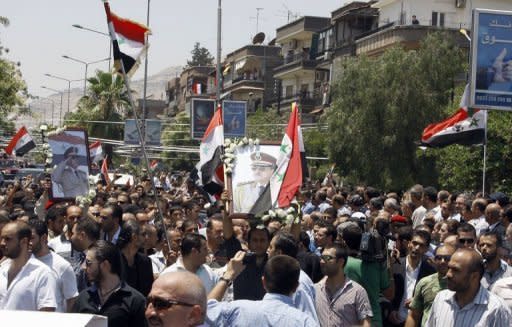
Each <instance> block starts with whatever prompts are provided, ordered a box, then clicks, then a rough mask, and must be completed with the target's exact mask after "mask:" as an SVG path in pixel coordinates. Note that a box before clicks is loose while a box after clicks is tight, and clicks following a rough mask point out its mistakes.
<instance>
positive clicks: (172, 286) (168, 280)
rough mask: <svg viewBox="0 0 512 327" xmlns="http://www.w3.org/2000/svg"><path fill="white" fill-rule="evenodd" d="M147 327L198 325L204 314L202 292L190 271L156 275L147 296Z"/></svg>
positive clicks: (204, 304) (204, 302) (199, 283)
mask: <svg viewBox="0 0 512 327" xmlns="http://www.w3.org/2000/svg"><path fill="white" fill-rule="evenodd" d="M147 302H148V305H147V307H146V318H147V320H148V324H149V326H159V327H167V326H198V325H200V324H202V323H203V321H204V318H205V315H206V291H205V289H204V286H203V283H202V282H201V280H200V279H199V277H197V276H196V275H194V274H193V273H191V272H188V271H175V272H171V273H168V274H165V275H162V276H160V277H159V278H158V279H157V280H155V282H154V283H153V287H152V288H151V292H150V293H149V296H148V301H147Z"/></svg>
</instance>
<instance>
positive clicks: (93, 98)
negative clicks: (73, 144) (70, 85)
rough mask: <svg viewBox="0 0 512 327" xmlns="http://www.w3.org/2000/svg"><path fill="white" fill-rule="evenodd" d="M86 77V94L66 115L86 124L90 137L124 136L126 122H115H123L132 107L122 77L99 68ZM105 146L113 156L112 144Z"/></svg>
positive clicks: (120, 137) (82, 124) (119, 137)
mask: <svg viewBox="0 0 512 327" xmlns="http://www.w3.org/2000/svg"><path fill="white" fill-rule="evenodd" d="M87 81H88V82H89V84H88V87H87V95H85V96H84V97H82V98H81V99H80V100H79V101H78V110H77V111H76V112H73V113H69V114H67V115H66V119H69V120H77V121H78V122H79V123H78V124H77V125H80V126H82V127H85V128H86V129H87V131H88V134H89V136H90V137H99V138H106V139H114V140H121V139H122V137H123V128H124V125H123V124H122V123H121V124H120V123H117V124H116V123H115V122H123V118H124V116H125V115H126V114H127V111H128V108H130V105H129V100H128V92H127V91H126V88H125V86H124V82H123V78H122V77H121V76H119V75H116V76H113V75H112V74H111V73H108V72H103V71H97V72H96V76H94V77H91V78H89V79H88V80H87ZM105 150H106V153H107V155H108V156H109V157H110V158H112V147H111V146H109V145H106V146H105Z"/></svg>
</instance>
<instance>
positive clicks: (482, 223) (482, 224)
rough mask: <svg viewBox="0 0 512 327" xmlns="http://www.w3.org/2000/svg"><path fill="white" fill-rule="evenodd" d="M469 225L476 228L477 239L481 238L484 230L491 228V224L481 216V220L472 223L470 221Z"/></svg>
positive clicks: (474, 220)
mask: <svg viewBox="0 0 512 327" xmlns="http://www.w3.org/2000/svg"><path fill="white" fill-rule="evenodd" d="M468 224H471V225H472V226H473V227H475V229H476V236H477V237H479V236H480V234H481V233H482V232H483V231H484V230H486V229H487V228H489V224H488V223H487V221H486V220H485V216H480V217H479V218H476V219H471V220H470V221H468Z"/></svg>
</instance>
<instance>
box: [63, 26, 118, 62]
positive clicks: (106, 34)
mask: <svg viewBox="0 0 512 327" xmlns="http://www.w3.org/2000/svg"><path fill="white" fill-rule="evenodd" d="M71 26H73V27H74V28H78V29H81V30H84V31H89V32H93V33H96V34H101V35H103V36H106V37H108V58H109V59H108V71H109V72H110V60H111V58H112V42H111V40H110V35H109V34H108V33H104V32H101V31H97V30H95V29H92V28H88V27H84V26H82V25H79V24H73V25H71Z"/></svg>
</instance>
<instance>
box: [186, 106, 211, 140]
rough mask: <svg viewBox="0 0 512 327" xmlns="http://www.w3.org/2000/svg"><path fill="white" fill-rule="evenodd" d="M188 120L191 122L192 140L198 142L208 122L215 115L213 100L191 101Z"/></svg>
mask: <svg viewBox="0 0 512 327" xmlns="http://www.w3.org/2000/svg"><path fill="white" fill-rule="evenodd" d="M190 108H191V109H190V110H191V112H190V120H191V122H192V124H191V126H192V139H194V140H200V139H202V138H203V135H204V133H205V132H206V129H207V128H208V124H210V120H212V117H213V114H214V113H215V100H209V99H192V106H191V107H190Z"/></svg>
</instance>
